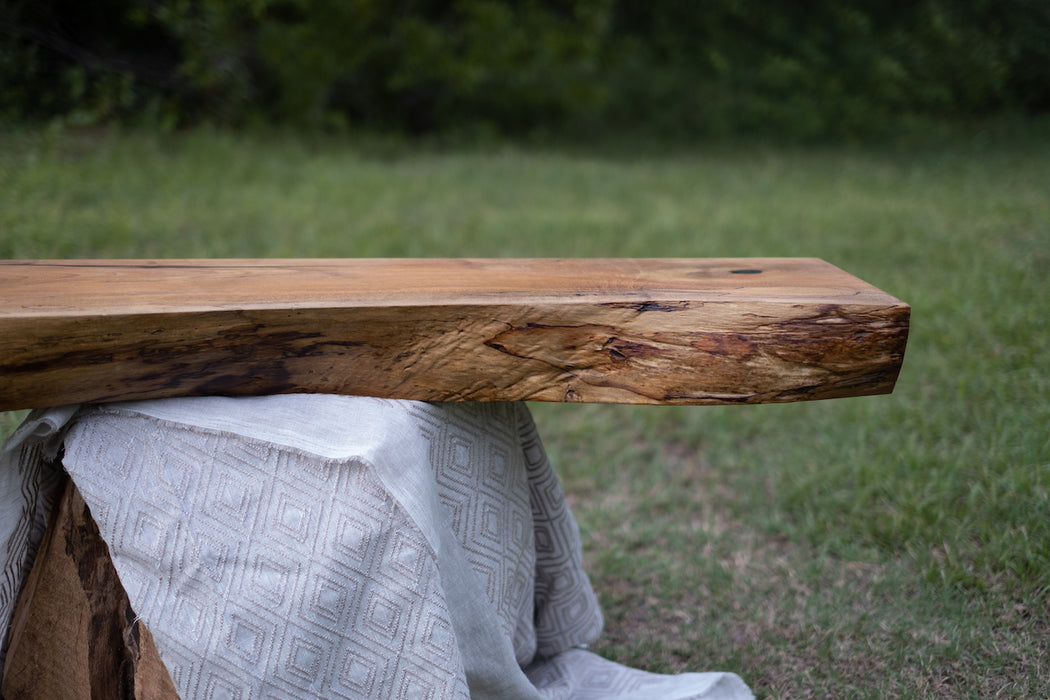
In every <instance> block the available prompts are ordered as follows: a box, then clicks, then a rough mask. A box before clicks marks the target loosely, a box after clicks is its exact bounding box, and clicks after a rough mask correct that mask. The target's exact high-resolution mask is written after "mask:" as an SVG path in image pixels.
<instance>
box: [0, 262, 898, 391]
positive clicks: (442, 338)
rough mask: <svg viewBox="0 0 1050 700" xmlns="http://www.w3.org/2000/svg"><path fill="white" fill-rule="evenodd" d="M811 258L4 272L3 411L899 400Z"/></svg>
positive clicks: (849, 296) (856, 321)
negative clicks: (323, 399) (255, 398)
mask: <svg viewBox="0 0 1050 700" xmlns="http://www.w3.org/2000/svg"><path fill="white" fill-rule="evenodd" d="M909 315H910V308H909V306H908V305H907V304H905V303H903V302H901V301H900V300H898V299H896V298H894V297H892V296H891V295H889V294H887V293H885V292H883V291H881V290H879V289H877V288H876V287H873V286H872V285H870V284H868V283H866V282H863V281H861V280H860V279H857V278H856V277H854V276H852V275H850V274H848V273H846V272H844V271H842V270H840V269H838V268H837V267H834V266H833V265H830V264H828V263H826V262H824V261H822V260H818V259H812V258H738V259H725V258H700V259H681V258H675V259H622V258H617V259H593V258H589V259H462V258H459V259H353V260H335V259H322V260H305V259H304V260H275V259H266V260H8V261H0V410H14V409H22V408H33V407H41V406H53V405H64V404H74V403H87V402H108V401H121V400H134V399H147V398H164V397H173V396H201V395H224V396H238V395H260V394H276V393H289V392H311V393H319V392H320V393H336V394H353V395H365V396H380V397H387V398H400V399H417V400H425V401H522V400H525V401H583V402H596V403H640V404H750V403H771V402H787V401H800V400H811V399H828V398H839V397H846V396H862V395H872V394H884V393H889V392H890V391H892V390H893V386H894V383H895V382H896V379H897V375H898V372H899V371H900V367H901V362H902V360H903V357H904V350H905V345H906V342H907V336H908V323H909Z"/></svg>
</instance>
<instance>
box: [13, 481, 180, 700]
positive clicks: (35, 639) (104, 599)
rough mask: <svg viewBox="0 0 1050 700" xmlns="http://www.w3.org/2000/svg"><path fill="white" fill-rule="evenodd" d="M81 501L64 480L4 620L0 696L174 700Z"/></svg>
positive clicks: (16, 699) (57, 699) (54, 699)
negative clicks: (9, 618)
mask: <svg viewBox="0 0 1050 700" xmlns="http://www.w3.org/2000/svg"><path fill="white" fill-rule="evenodd" d="M135 618H136V616H135V613H134V611H133V610H132V609H131V604H130V603H129V602H128V596H127V593H126V592H125V591H124V587H123V586H122V585H121V583H120V579H119V578H118V576H117V571H116V569H115V568H114V567H113V562H112V560H111V559H110V556H109V548H108V547H107V546H106V543H105V542H104V541H103V540H102V536H101V535H100V534H99V531H98V527H97V526H96V525H95V521H94V520H93V519H92V518H91V514H90V513H89V512H88V508H87V506H86V505H85V504H84V500H83V498H81V496H80V493H79V492H78V491H77V489H76V487H75V486H74V485H73V482H72V480H68V479H67V484H66V489H65V493H64V494H63V496H62V498H61V499H60V501H59V503H58V507H57V508H56V509H55V512H54V514H53V517H52V520H51V524H50V526H49V527H48V530H47V533H46V535H45V537H44V540H43V542H41V545H40V549H39V550H38V553H37V557H36V560H35V561H34V563H33V568H32V570H31V571H30V574H29V576H28V577H27V579H26V582H25V586H24V588H23V590H22V593H21V595H20V596H19V600H18V606H17V607H16V609H15V614H14V617H13V619H12V621H11V627H10V632H9V634H10V637H9V642H8V652H7V659H6V663H5V665H4V677H3V686H2V689H0V693H2V697H3V698H4V699H5V700H20V699H22V698H25V699H27V700H28V699H30V698H48V699H49V700H81V699H83V700H89V699H90V698H126V699H128V700H133V699H138V700H145V699H147V698H149V699H152V700H160V699H168V698H170V699H171V700H176V699H177V698H178V694H177V693H176V691H175V685H174V683H172V681H171V676H170V675H169V674H168V670H167V668H166V667H165V666H164V662H163V661H161V659H160V656H159V654H158V653H157V649H156V646H155V645H154V643H153V637H152V636H151V635H150V633H149V631H148V630H147V629H146V627H145V626H144V625H142V624H141V623H140V622H139V621H137V620H136V619H135Z"/></svg>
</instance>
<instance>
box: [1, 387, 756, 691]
mask: <svg viewBox="0 0 1050 700" xmlns="http://www.w3.org/2000/svg"><path fill="white" fill-rule="evenodd" d="M61 469H65V470H66V471H67V472H68V473H69V474H70V475H71V476H72V478H73V481H74V482H75V483H76V485H77V487H78V488H79V490H80V492H81V494H82V495H83V497H84V499H85V501H86V502H87V504H88V505H89V507H90V508H91V512H92V515H93V517H94V519H95V520H96V522H97V523H98V526H99V529H100V531H101V533H102V536H103V539H104V540H105V541H106V543H107V544H108V545H109V548H110V554H111V556H112V559H113V563H114V565H115V567H116V570H117V573H118V574H119V576H120V580H121V582H122V583H123V585H124V587H125V589H126V590H127V592H128V596H129V598H130V601H131V605H132V607H133V608H134V610H135V611H136V613H137V614H138V615H139V617H140V618H141V619H142V620H143V621H144V622H145V623H146V625H147V627H149V629H150V631H151V632H152V634H153V636H154V639H155V642H156V645H157V648H158V651H159V652H160V655H161V658H162V660H163V661H164V663H165V665H166V666H167V668H168V670H169V671H170V673H171V676H172V680H173V681H174V683H175V687H176V688H177V689H178V691H179V694H180V696H181V697H183V698H207V699H209V700H210V699H218V698H231V699H232V698H241V699H243V700H248V699H252V700H255V699H256V698H300V697H302V698H430V699H433V700H438V699H441V698H468V697H470V698H531V699H539V698H546V699H558V700H563V699H564V700H576V699H579V700H584V699H592V698H593V699H598V698H601V699H603V700H614V699H616V698H623V699H627V698H632V699H633V698H639V699H640V698H653V699H656V698H660V699H661V700H685V699H687V698H697V699H699V698H725V699H736V698H751V697H752V695H751V693H750V691H749V690H748V688H747V686H746V685H745V684H744V683H743V681H741V680H740V678H739V677H737V676H736V675H734V674H732V673H716V672H706V673H687V674H681V675H676V676H667V675H657V674H652V673H647V672H644V671H641V670H635V669H630V668H627V667H624V666H621V665H619V664H616V663H613V662H611V661H607V660H605V659H602V658H600V657H598V656H597V655H595V654H593V653H592V652H589V651H587V650H586V649H585V647H586V645H587V644H590V643H592V642H593V641H595V640H596V638H597V637H598V635H599V633H600V631H601V626H602V618H601V612H600V610H599V607H598V603H597V600H596V598H595V595H594V593H593V590H592V588H591V583H590V581H589V579H588V577H587V575H586V573H585V572H584V568H583V562H582V557H581V552H580V540H579V534H578V531H577V527H576V523H575V521H574V520H573V516H572V513H571V512H570V510H569V508H568V506H567V504H566V501H565V498H564V495H563V493H562V491H561V487H560V485H559V483H558V480H557V477H556V476H555V473H554V471H553V469H552V468H551V465H550V464H549V462H548V460H547V457H546V454H545V452H544V450H543V446H542V444H541V443H540V440H539V437H538V435H537V432H536V429H535V426H534V424H533V422H532V419H531V416H530V415H529V412H528V410H527V408H526V407H525V405H524V404H517V403H507V404H482V403H449V404H426V403H417V402H407V401H390V400H381V399H371V398H360V397H340V396H327V395H285V396H273V397H258V398H240V399H230V398H218V397H215V398H186V399H168V400H162V401H143V402H134V403H123V404H111V405H106V406H85V407H66V408H59V409H52V410H50V411H37V412H34V413H33V414H32V415H31V416H30V417H29V418H28V419H27V420H26V422H25V423H24V424H23V425H22V427H21V428H20V429H19V430H18V431H17V432H16V433H15V435H14V436H13V437H12V439H11V440H10V441H9V442H8V444H7V445H6V446H5V447H4V448H3V451H2V453H0V505H2V506H3V510H2V512H0V545H2V546H3V550H2V551H0V554H2V555H3V556H4V560H3V562H2V563H3V566H4V570H3V579H2V580H0V624H2V628H3V629H5V630H6V629H7V624H8V621H9V619H10V616H11V613H12V610H13V608H14V604H15V601H16V599H17V595H18V591H19V589H20V587H21V584H22V582H23V581H24V578H25V576H26V574H27V572H28V569H29V567H30V566H31V563H32V556H33V552H34V550H35V547H36V545H37V544H38V543H39V540H40V536H41V534H42V531H43V527H44V523H45V522H46V518H47V514H48V512H49V510H50V508H51V507H52V502H53V500H54V498H55V490H56V484H58V483H59V481H60V479H59V477H60V475H61ZM5 638H6V634H5ZM2 659H3V657H2V656H0V665H2Z"/></svg>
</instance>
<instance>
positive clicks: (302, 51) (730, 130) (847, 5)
mask: <svg viewBox="0 0 1050 700" xmlns="http://www.w3.org/2000/svg"><path fill="white" fill-rule="evenodd" d="M1048 36H1050V2H1047V1H1046V0H973V1H971V2H967V3H953V2H947V0H916V1H910V2H905V1H904V0H886V1H880V2H875V1H874V0H846V1H841V0H840V1H838V2H836V1H834V0H795V1H793V2H785V3H766V2H758V1H757V0H708V1H706V2H696V1H695V0H655V1H653V2H645V3H643V2H638V1H637V0H576V1H575V2H570V1H569V0H529V1H527V2H520V3H518V2H515V3H511V2H502V1H499V0H386V1H384V0H170V1H163V0H95V1H93V2H92V3H84V2H80V1H79V0H15V1H14V2H9V3H6V4H4V5H3V6H2V7H0V118H6V119H8V120H15V121H32V120H39V119H41V118H43V119H53V118H56V117H58V118H62V119H64V120H67V121H72V122H75V123H93V122H104V121H133V122H145V123H159V124H161V125H167V126H177V125H187V124H196V123H201V122H210V123H218V124H228V125H243V124H251V123H259V122H262V123H284V124H294V125H305V126H309V127H313V128H316V127H325V128H368V129H380V130H388V131H393V132H401V133H432V132H447V131H457V132H463V133H466V134H490V133H491V134H535V133H541V134H542V133H549V132H559V131H566V130H570V131H575V132H577V133H585V132H586V133H593V132H602V131H612V130H634V131H640V132H646V131H648V132H652V133H660V134H670V135H674V136H710V135H726V134H752V133H757V134H765V135H777V134H779V135H788V136H791V137H796V138H820V137H826V136H842V135H847V136H848V135H857V134H870V133H873V132H879V131H886V130H889V129H894V128H897V127H898V126H900V125H901V124H902V123H903V122H904V121H907V120H933V121H936V120H945V119H959V118H972V117H980V116H985V115H987V114H990V113H998V112H1022V113H1039V112H1045V111H1047V110H1048V109H1050V42H1048V41H1047V40H1046V38H1047V37H1048Z"/></svg>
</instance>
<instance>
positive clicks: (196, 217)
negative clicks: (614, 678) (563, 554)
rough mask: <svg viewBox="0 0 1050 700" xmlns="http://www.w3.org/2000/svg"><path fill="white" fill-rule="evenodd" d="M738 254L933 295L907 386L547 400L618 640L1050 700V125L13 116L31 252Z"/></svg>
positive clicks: (549, 428) (824, 685) (9, 236)
mask: <svg viewBox="0 0 1050 700" xmlns="http://www.w3.org/2000/svg"><path fill="white" fill-rule="evenodd" d="M738 255H739V256H752V255H754V256H780V255H789V256H790V255H799V256H816V257H822V258H825V259H827V260H829V261H831V262H833V263H835V264H837V265H839V266H841V267H843V268H845V269H847V270H848V271H850V272H852V273H854V274H856V275H858V276H860V277H862V278H864V279H866V280H868V281H869V282H871V283H873V284H875V285H877V286H879V287H881V288H883V289H885V290H886V291H889V292H890V293H892V294H894V295H896V296H898V297H900V298H902V299H904V300H905V301H908V302H909V303H911V304H912V306H913V316H912V334H911V338H910V340H909V347H908V353H907V357H906V359H905V364H904V370H903V372H902V374H901V377H900V381H899V384H898V388H897V390H896V391H895V393H894V394H892V395H890V396H884V397H873V398H863V399H847V400H838V401H829V402H817V403H810V404H795V405H785V406H753V407H727V408H653V407H641V408H638V407H626V406H579V405H571V406H570V405H547V404H543V405H540V404H536V405H534V406H533V410H534V413H535V415H536V417H537V421H538V423H539V424H540V428H541V431H542V433H543V435H544V437H545V441H546V443H547V445H548V449H549V451H550V453H551V455H552V458H553V459H554V461H555V464H556V466H557V468H558V470H559V472H560V473H561V475H562V477H563V480H564V483H565V487H566V490H567V492H568V494H569V497H570V500H571V502H572V504H573V508H574V510H575V513H576V515H577V518H578V520H579V522H580V525H581V530H582V532H583V535H584V541H585V550H586V553H587V558H588V567H589V570H590V572H591V575H592V579H593V581H594V583H595V586H596V588H597V589H598V591H599V593H600V595H601V597H602V600H603V602H604V605H605V609H606V617H607V627H606V633H605V636H604V638H603V641H602V642H601V644H600V647H599V650H600V651H602V652H603V653H605V654H607V655H610V656H612V657H615V658H617V659H619V660H622V661H625V662H629V663H632V664H635V665H638V666H643V667H647V668H650V669H653V670H658V671H671V670H674V671H677V670H684V669H695V670H700V669H713V668H723V669H731V670H734V671H737V672H738V673H740V674H741V675H742V676H744V678H745V679H746V680H747V681H748V682H749V683H750V684H751V685H752V686H753V687H754V689H755V691H756V693H757V694H758V695H759V696H760V697H783V698H787V697H872V698H881V697H944V698H949V697H950V698H956V697H964V698H965V697H972V698H983V697H993V696H1000V697H1050V617H1048V615H1047V612H1046V611H1047V607H1048V605H1050V429H1048V426H1050V357H1048V354H1047V348H1048V347H1050V293H1048V292H1047V282H1046V281H1047V280H1048V279H1050V132H1048V130H1047V129H1046V125H1045V124H1043V125H1038V124H1037V125H1030V126H1027V127H1022V128H1020V129H1019V130H1018V131H1015V132H1014V133H1007V134H1003V133H997V132H995V131H994V130H992V131H971V132H969V133H962V132H958V133H957V134H956V135H955V136H954V137H951V138H949V137H945V136H944V135H941V136H940V137H938V138H937V139H936V141H935V142H932V143H928V144H921V143H919V142H918V141H917V140H911V141H910V143H908V144H897V145H893V146H888V147H886V148H881V149H880V148H875V147H873V146H855V147H847V146H838V147H824V148H812V149H802V148H790V147H774V146H758V145H746V144H745V145H736V146H733V147H729V146H693V147H691V148H688V149H685V148H683V149H681V150H679V151H677V152H674V151H672V150H669V149H666V148H661V149H657V148H649V149H646V148H639V147H634V148H631V147H613V146H610V147H607V148H604V149H594V150H581V149H578V150H572V149H566V148H561V149H559V148H548V149H528V148H522V147H513V146H510V147H501V146H490V147H486V148H459V149H442V148H438V147H419V148H412V147H409V146H406V145H405V144H401V143H397V142H384V141H381V140H379V139H375V138H372V139H369V138H362V139H349V138H348V139H341V140H338V139H331V140H323V139H320V140H308V139H303V138H297V137H293V136H288V135H281V134H255V135H230V134H224V133H213V132H207V131H201V132H194V133H189V134H183V135H156V134H150V133H138V132H133V133H120V132H111V131H95V132H86V133H72V132H61V131H50V132H49V131H44V130H40V131H20V132H11V133H7V134H4V135H0V257H4V258H15V257H17V258H31V257H210V256H214V257H221V256H260V257H288V256H304V257H305V256H322V257H324V256H339V257H342V256H348V257H350V256H660V257H663V256H668V257H674V256H700V257H710V256H738ZM0 381H2V378H0ZM0 386H2V385H0ZM3 418H4V423H3V424H2V426H0V429H2V430H4V431H5V432H9V431H10V430H11V429H12V428H13V425H14V424H15V421H16V420H17V418H18V416H14V415H12V414H8V415H6V416H4V417H3Z"/></svg>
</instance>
